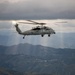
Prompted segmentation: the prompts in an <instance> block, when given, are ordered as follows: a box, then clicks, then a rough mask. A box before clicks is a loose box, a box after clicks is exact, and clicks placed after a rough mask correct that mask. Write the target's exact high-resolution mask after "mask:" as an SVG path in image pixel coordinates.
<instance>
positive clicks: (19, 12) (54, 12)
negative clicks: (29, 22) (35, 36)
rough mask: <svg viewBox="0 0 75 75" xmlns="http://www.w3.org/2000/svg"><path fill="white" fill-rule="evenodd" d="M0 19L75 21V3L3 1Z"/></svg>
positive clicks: (50, 0) (60, 0)
mask: <svg viewBox="0 0 75 75" xmlns="http://www.w3.org/2000/svg"><path fill="white" fill-rule="evenodd" d="M0 19H1V20H2V19H6V20H7V19H75V1H74V0H69V1H68V0H66V1H65V0H13V1H11V0H1V1H0Z"/></svg>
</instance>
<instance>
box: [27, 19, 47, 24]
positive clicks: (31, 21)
mask: <svg viewBox="0 0 75 75" xmlns="http://www.w3.org/2000/svg"><path fill="white" fill-rule="evenodd" d="M27 21H29V22H33V23H35V24H39V25H45V24H46V23H39V22H35V21H32V20H27Z"/></svg>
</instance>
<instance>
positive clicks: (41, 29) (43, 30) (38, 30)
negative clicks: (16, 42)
mask: <svg viewBox="0 0 75 75" xmlns="http://www.w3.org/2000/svg"><path fill="white" fill-rule="evenodd" d="M15 27H16V31H17V32H18V33H19V34H21V35H24V37H25V36H26V35H41V36H42V37H43V36H44V35H45V34H48V36H49V37H50V35H51V34H55V31H54V30H53V29H52V28H49V27H46V26H37V27H35V28H32V29H31V30H27V31H24V32H22V31H21V30H20V29H19V27H18V24H17V25H15ZM24 37H23V39H24Z"/></svg>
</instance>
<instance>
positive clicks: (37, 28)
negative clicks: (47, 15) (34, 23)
mask: <svg viewBox="0 0 75 75" xmlns="http://www.w3.org/2000/svg"><path fill="white" fill-rule="evenodd" d="M32 30H40V28H39V27H36V28H33V29H32Z"/></svg>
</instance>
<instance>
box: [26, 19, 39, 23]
mask: <svg viewBox="0 0 75 75" xmlns="http://www.w3.org/2000/svg"><path fill="white" fill-rule="evenodd" d="M27 21H29V22H33V23H36V24H38V22H35V21H32V20H27Z"/></svg>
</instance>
